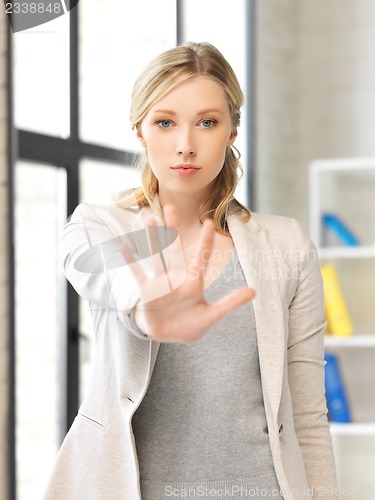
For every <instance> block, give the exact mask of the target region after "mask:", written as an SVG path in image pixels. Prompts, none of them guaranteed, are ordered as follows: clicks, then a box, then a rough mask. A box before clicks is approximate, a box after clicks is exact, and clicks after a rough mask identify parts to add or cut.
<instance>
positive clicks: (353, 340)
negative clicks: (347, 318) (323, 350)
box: [324, 334, 375, 347]
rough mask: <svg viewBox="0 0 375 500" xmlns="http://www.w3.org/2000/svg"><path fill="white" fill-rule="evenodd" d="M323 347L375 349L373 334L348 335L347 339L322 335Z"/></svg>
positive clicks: (374, 336)
mask: <svg viewBox="0 0 375 500" xmlns="http://www.w3.org/2000/svg"><path fill="white" fill-rule="evenodd" d="M324 345H325V346H326V347H375V334H367V335H348V336H347V337H339V336H338V335H337V336H335V335H324Z"/></svg>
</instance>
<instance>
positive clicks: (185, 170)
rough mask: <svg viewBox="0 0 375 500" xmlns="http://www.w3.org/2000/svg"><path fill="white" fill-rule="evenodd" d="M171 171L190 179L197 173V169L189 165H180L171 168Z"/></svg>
mask: <svg viewBox="0 0 375 500" xmlns="http://www.w3.org/2000/svg"><path fill="white" fill-rule="evenodd" d="M172 170H174V171H175V172H176V173H177V174H178V175H180V176H182V177H190V176H191V175H194V174H196V173H197V172H198V170H199V167H197V166H196V165H192V164H191V163H181V164H180V165H175V166H174V167H172Z"/></svg>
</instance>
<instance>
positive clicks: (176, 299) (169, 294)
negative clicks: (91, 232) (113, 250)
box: [124, 206, 255, 344]
mask: <svg viewBox="0 0 375 500" xmlns="http://www.w3.org/2000/svg"><path fill="white" fill-rule="evenodd" d="M164 220H165V224H166V226H167V227H172V228H174V229H176V230H177V231H178V221H177V214H176V210H175V209H174V207H172V206H168V207H165V208H164ZM155 225H156V221H155V220H153V219H151V220H149V221H148V226H147V227H148V228H151V227H153V226H155ZM214 234H215V228H214V223H213V221H212V220H211V219H206V220H205V221H204V223H203V224H202V229H201V233H200V239H199V244H198V251H197V252H196V254H195V258H194V260H193V262H190V263H189V265H188V266H187V268H186V270H185V264H184V256H183V253H182V249H181V247H179V245H178V244H177V242H175V243H173V244H172V245H171V246H170V248H169V249H168V269H167V267H166V266H165V264H164V260H163V259H162V258H161V255H162V254H161V245H160V242H159V241H158V233H157V232H156V231H151V230H148V242H149V247H150V253H151V255H152V263H153V276H152V277H149V276H147V275H146V273H145V272H144V271H143V269H142V267H141V265H140V264H139V263H138V262H136V261H135V260H134V258H133V256H132V254H131V252H130V250H129V249H128V248H127V247H126V246H125V247H124V256H125V259H126V260H127V261H128V263H131V266H130V267H131V269H132V271H133V273H134V275H135V276H136V278H137V280H138V282H139V285H140V289H141V300H140V301H139V302H138V304H137V306H136V310H135V320H136V322H137V324H138V326H139V327H140V328H141V329H142V330H143V331H144V333H146V334H147V335H149V336H150V338H152V339H154V340H157V341H159V342H178V343H186V344H190V343H194V342H197V341H198V340H200V339H201V338H202V337H203V336H204V335H205V334H206V333H207V331H208V330H209V329H210V328H211V327H212V326H213V325H214V324H215V323H216V322H218V321H220V320H221V319H222V318H223V317H224V316H226V315H227V314H228V313H230V312H231V311H233V310H234V309H236V308H238V307H240V306H241V305H243V304H245V303H246V302H248V301H250V300H251V299H252V298H253V297H254V295H255V292H254V290H253V289H251V288H242V289H239V290H234V291H233V292H231V293H230V294H228V295H227V296H226V297H224V298H222V299H220V300H218V301H216V302H214V303H208V302H206V300H205V298H204V275H205V270H206V267H207V263H208V261H209V258H210V253H211V250H212V245H213V239H214ZM151 297H152V298H151ZM155 297H156V298H155ZM150 298H151V299H150Z"/></svg>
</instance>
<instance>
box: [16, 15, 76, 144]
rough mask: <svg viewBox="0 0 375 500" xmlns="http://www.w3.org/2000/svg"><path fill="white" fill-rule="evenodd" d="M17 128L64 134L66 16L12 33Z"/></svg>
mask: <svg viewBox="0 0 375 500" xmlns="http://www.w3.org/2000/svg"><path fill="white" fill-rule="evenodd" d="M12 40H13V44H14V92H15V99H14V101H15V102H14V106H15V108H14V111H15V125H16V127H17V128H20V129H25V130H30V131H33V132H40V133H45V134H48V135H52V136H57V137H64V138H65V137H68V136H69V133H70V124H69V120H70V118H69V116H70V110H69V94H70V92H69V15H63V16H61V17H58V18H57V19H54V20H53V21H50V22H48V23H45V24H42V25H40V26H37V27H35V28H30V29H28V30H26V31H21V32H19V33H15V34H13V35H12Z"/></svg>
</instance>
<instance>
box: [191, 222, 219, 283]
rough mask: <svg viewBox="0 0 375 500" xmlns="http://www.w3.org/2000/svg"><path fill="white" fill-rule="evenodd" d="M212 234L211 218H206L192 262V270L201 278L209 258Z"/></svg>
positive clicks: (213, 230) (213, 228)
mask: <svg viewBox="0 0 375 500" xmlns="http://www.w3.org/2000/svg"><path fill="white" fill-rule="evenodd" d="M214 236H215V224H214V221H213V220H212V219H206V220H205V221H204V222H203V225H202V229H201V234H200V240H199V244H198V251H197V256H196V259H195V261H194V263H193V271H194V272H198V275H199V277H200V278H201V279H203V277H204V273H205V270H206V268H207V264H208V262H209V260H210V256H211V250H212V245H213V241H214Z"/></svg>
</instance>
